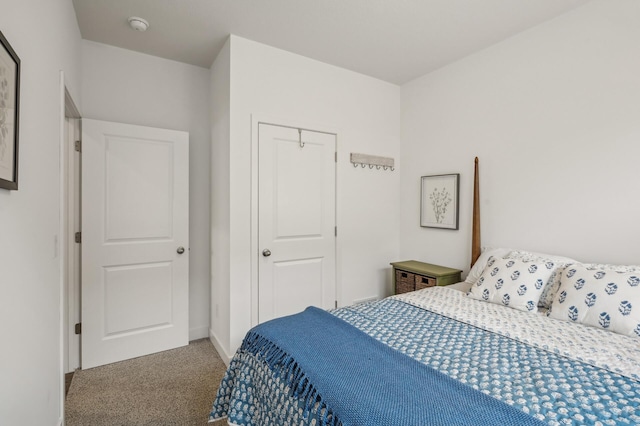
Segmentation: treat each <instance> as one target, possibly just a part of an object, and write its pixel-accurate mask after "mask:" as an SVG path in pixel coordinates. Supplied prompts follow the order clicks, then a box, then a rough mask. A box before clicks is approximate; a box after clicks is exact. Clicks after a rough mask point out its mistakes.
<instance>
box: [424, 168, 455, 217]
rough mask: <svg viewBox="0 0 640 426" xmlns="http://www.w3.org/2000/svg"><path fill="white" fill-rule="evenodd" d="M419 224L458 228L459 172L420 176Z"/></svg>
mask: <svg viewBox="0 0 640 426" xmlns="http://www.w3.org/2000/svg"><path fill="white" fill-rule="evenodd" d="M420 199H421V203H420V226H422V227H424V228H442V229H458V219H459V210H458V207H459V202H460V174H459V173H456V174H449V175H433V176H422V185H421V196H420Z"/></svg>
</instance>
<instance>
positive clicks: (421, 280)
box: [415, 275, 436, 290]
mask: <svg viewBox="0 0 640 426" xmlns="http://www.w3.org/2000/svg"><path fill="white" fill-rule="evenodd" d="M415 277H416V290H422V289H423V288H427V287H433V286H435V285H436V279H435V278H431V277H425V276H423V275H416V276H415Z"/></svg>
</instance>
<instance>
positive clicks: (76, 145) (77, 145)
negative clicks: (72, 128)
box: [75, 141, 82, 152]
mask: <svg viewBox="0 0 640 426" xmlns="http://www.w3.org/2000/svg"><path fill="white" fill-rule="evenodd" d="M75 147H76V151H78V152H82V141H76V143H75Z"/></svg>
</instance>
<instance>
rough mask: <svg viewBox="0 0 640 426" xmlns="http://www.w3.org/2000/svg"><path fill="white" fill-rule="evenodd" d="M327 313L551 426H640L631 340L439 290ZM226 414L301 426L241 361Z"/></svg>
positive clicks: (252, 363) (277, 393)
mask: <svg viewBox="0 0 640 426" xmlns="http://www.w3.org/2000/svg"><path fill="white" fill-rule="evenodd" d="M426 309H428V310H426ZM333 314H334V315H336V316H337V317H339V318H341V319H343V320H345V321H346V322H348V323H350V324H352V325H353V326H355V327H357V328H359V329H360V330H362V331H364V332H366V333H367V334H369V335H371V336H373V337H375V338H376V339H378V340H380V341H381V342H383V343H385V344H387V345H389V346H391V347H393V348H395V349H397V350H399V351H401V352H403V353H405V354H407V355H409V356H411V357H413V358H414V359H416V360H417V361H420V362H423V363H425V364H427V365H429V366H431V367H433V368H435V369H437V370H439V371H441V372H443V373H445V374H447V375H449V376H451V377H453V378H455V379H457V380H459V381H461V382H463V383H466V384H468V385H470V386H472V387H473V388H475V389H477V390H480V391H482V392H484V393H486V394H489V395H491V396H493V397H495V398H497V399H499V400H501V401H504V402H506V403H507V404H510V405H512V406H514V407H517V408H519V409H521V410H522V411H524V412H526V413H529V414H530V415H532V416H534V417H536V418H538V419H540V420H543V421H545V422H547V423H548V424H550V425H639V424H640V381H639V380H638V375H639V374H640V341H638V339H635V338H632V337H627V336H620V335H616V334H614V333H609V332H601V331H600V330H597V329H592V328H589V327H576V325H575V324H569V323H563V322H561V321H557V320H553V319H550V318H547V317H545V316H543V315H535V314H533V315H532V314H530V313H526V312H521V311H516V310H514V309H508V308H504V307H501V306H499V305H492V304H489V303H485V302H481V301H476V300H473V299H470V298H467V297H466V296H465V295H464V293H462V292H459V291H456V290H452V289H447V288H440V287H437V288H431V289H426V290H422V291H419V292H414V293H407V294H404V295H400V296H394V297H391V298H388V299H384V300H381V301H378V302H373V303H367V304H362V305H356V306H351V307H346V308H341V309H338V310H335V311H333ZM450 317H451V318H450ZM452 318H454V319H452ZM602 333H604V334H602ZM239 355H240V356H239ZM385 374H388V372H385ZM227 416H228V417H229V424H237V425H268V424H274V425H283V426H287V425H303V424H308V423H307V422H306V420H305V418H304V415H303V413H302V410H301V409H300V405H299V402H298V401H296V400H295V399H294V398H290V397H287V389H286V386H285V385H284V384H282V383H280V381H279V380H278V379H276V378H274V377H272V375H270V372H269V371H268V369H267V368H266V366H265V364H264V363H263V362H260V361H259V360H257V359H256V358H255V357H252V356H249V355H248V354H242V355H241V354H237V355H236V357H234V359H233V360H232V362H231V365H230V368H229V370H228V371H227V374H226V376H225V378H224V379H223V381H222V383H221V385H220V388H219V390H218V395H217V397H216V401H215V402H214V406H213V410H212V412H211V416H210V420H215V419H219V418H223V417H227Z"/></svg>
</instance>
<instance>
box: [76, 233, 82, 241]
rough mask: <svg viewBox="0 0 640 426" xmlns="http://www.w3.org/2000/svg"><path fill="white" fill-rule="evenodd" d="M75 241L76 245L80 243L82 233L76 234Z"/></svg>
mask: <svg viewBox="0 0 640 426" xmlns="http://www.w3.org/2000/svg"><path fill="white" fill-rule="evenodd" d="M75 240H76V243H78V244H80V243H81V242H82V232H76V235H75Z"/></svg>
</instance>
